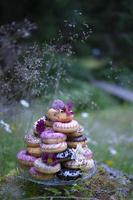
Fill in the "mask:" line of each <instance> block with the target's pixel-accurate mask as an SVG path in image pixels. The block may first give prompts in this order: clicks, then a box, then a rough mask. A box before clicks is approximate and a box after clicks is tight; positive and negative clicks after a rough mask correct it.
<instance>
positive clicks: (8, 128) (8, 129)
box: [0, 120, 12, 133]
mask: <svg viewBox="0 0 133 200" xmlns="http://www.w3.org/2000/svg"><path fill="white" fill-rule="evenodd" d="M0 125H1V126H2V127H3V128H4V130H5V131H6V132H8V133H11V132H12V130H11V128H10V125H9V124H7V123H6V122H4V121H3V120H0Z"/></svg>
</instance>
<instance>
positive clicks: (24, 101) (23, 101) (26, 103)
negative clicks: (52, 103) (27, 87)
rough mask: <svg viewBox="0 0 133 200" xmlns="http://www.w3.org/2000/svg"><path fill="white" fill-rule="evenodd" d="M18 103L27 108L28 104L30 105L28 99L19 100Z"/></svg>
mask: <svg viewBox="0 0 133 200" xmlns="http://www.w3.org/2000/svg"><path fill="white" fill-rule="evenodd" d="M20 104H21V105H22V106H24V107H25V108H29V106H30V104H29V103H28V101H26V100H24V99H22V100H20Z"/></svg>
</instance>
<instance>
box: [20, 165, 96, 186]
mask: <svg viewBox="0 0 133 200" xmlns="http://www.w3.org/2000/svg"><path fill="white" fill-rule="evenodd" d="M17 169H18V172H19V174H18V178H20V179H23V180H27V181H31V182H33V183H38V184H41V185H44V186H62V185H75V184H78V183H81V182H82V181H85V180H88V179H90V178H91V177H92V176H93V175H94V174H95V173H96V170H97V168H96V164H95V165H94V167H93V168H92V169H90V170H88V171H86V172H85V173H83V175H82V177H80V178H78V179H76V180H61V179H59V178H58V177H55V178H53V179H50V180H44V181H43V180H37V179H35V178H32V177H31V176H30V174H29V172H28V171H29V170H26V169H22V168H21V167H20V166H18V167H17Z"/></svg>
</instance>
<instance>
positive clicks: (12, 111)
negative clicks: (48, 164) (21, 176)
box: [0, 0, 133, 176]
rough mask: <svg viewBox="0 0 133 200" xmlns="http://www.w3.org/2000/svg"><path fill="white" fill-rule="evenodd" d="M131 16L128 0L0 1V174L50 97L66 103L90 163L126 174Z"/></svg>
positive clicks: (132, 142)
mask: <svg viewBox="0 0 133 200" xmlns="http://www.w3.org/2000/svg"><path fill="white" fill-rule="evenodd" d="M24 18H27V19H28V20H30V21H31V22H32V23H35V24H36V25H34V24H32V23H31V24H30V23H29V22H27V21H26V22H24V23H23V20H24ZM132 20H133V1H132V0H121V1H115V0H108V1H105V0H101V1H98V0H82V1H81V0H80V1H79V0H73V1H70V0H65V1H62V0H54V1H48V0H45V1H43V0H38V1H36V0H31V1H26V0H23V1H17V0H12V1H9V0H7V1H4V0H1V1H0V24H1V28H0V67H1V68H0V85H1V86H2V89H1V91H0V95H1V103H0V109H1V111H0V118H1V121H0V130H1V133H0V134H1V140H0V162H1V163H2V165H0V173H1V176H4V175H5V174H7V173H9V172H10V170H11V169H13V168H14V167H15V166H16V153H17V151H19V150H20V149H22V148H24V142H23V137H24V135H25V133H26V132H27V131H28V130H29V129H30V128H31V127H32V124H33V122H34V121H35V120H37V118H38V117H41V116H42V115H44V112H45V111H46V110H47V108H48V106H49V105H50V103H51V101H52V100H53V99H55V98H61V99H63V100H65V101H68V100H72V101H73V102H74V104H75V117H76V118H77V119H78V120H79V121H80V123H81V124H83V125H84V127H85V134H86V135H87V137H88V138H89V146H90V148H91V149H92V150H93V151H94V156H95V157H94V158H95V159H96V160H97V161H99V162H100V161H101V162H105V163H106V164H108V165H109V166H111V167H115V168H118V169H120V170H123V171H125V172H128V173H132V171H133V163H132V160H133V154H132V148H133V137H132V130H133V123H132V119H133V105H132V102H133V99H132V98H133V94H132V93H133V67H132V63H133V57H132V49H133V31H132V29H133V28H132ZM13 21H15V24H14V23H13ZM6 24H10V25H6ZM86 24H87V25H86ZM2 25H4V26H2ZM73 25H75V26H76V27H74V28H73V27H72V26H73ZM36 26H37V29H36ZM88 26H89V27H88ZM84 28H85V30H84ZM32 30H33V31H32ZM31 32H32V34H31ZM76 34H78V36H77V35H76ZM27 36H31V37H27ZM75 37H76V39H75ZM34 42H36V43H38V45H37V46H36V44H34V45H33V43H34ZM62 47H63V48H62ZM62 49H63V50H62ZM97 80H98V81H102V82H103V81H104V82H105V84H106V86H107V84H111V86H112V85H115V87H113V90H114V91H116V90H117V91H121V90H122V92H123V91H124V97H123V98H121V97H120V95H119V92H117V94H115V95H114V94H113V95H112V94H111V93H110V92H109V91H108V89H107V90H106V91H105V90H103V89H101V88H99V86H98V84H96V81H97ZM127 90H130V95H131V99H132V100H130V101H129V100H127V99H128V97H129V93H128V92H127ZM21 100H25V101H26V102H27V103H28V106H25V105H24V104H23V103H22V102H21ZM2 120H3V121H4V122H5V123H7V124H8V125H9V127H10V128H11V133H10V131H7V130H6V128H5V125H3V122H2Z"/></svg>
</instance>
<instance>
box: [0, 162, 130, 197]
mask: <svg viewBox="0 0 133 200" xmlns="http://www.w3.org/2000/svg"><path fill="white" fill-rule="evenodd" d="M132 183H133V177H132V176H128V175H126V174H123V173H122V172H120V171H118V170H115V169H112V168H110V167H108V166H107V165H103V164H98V167H97V172H96V174H95V175H94V176H93V177H92V178H91V179H89V180H85V181H84V182H82V184H75V185H74V186H64V187H61V186H59V187H57V186H56V187H52V186H51V187H46V186H45V187H44V186H43V185H39V184H36V183H32V182H30V181H25V180H22V179H19V178H18V176H17V171H15V170H14V171H12V172H11V173H10V174H8V175H7V176H5V177H4V178H2V179H1V181H0V199H3V200H18V199H19V200H21V199H78V198H80V199H91V200H93V199H95V200H101V199H102V200H124V199H129V196H130V195H131V193H132V191H133V186H132V185H133V184H132Z"/></svg>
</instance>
